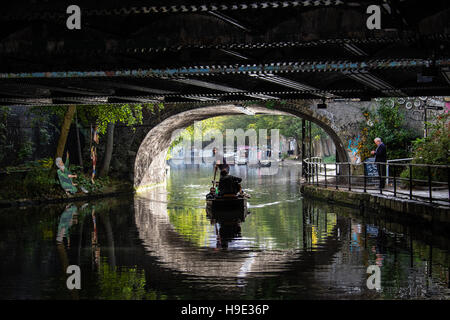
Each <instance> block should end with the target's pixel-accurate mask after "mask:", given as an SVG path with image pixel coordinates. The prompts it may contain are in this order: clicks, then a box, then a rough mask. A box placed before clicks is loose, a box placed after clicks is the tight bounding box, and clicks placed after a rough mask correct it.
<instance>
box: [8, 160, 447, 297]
mask: <svg viewBox="0 0 450 320" xmlns="http://www.w3.org/2000/svg"><path fill="white" fill-rule="evenodd" d="M232 170H240V171H241V173H245V174H246V175H247V178H246V180H245V181H246V182H245V185H244V188H246V189H247V190H251V191H250V193H251V194H252V198H251V199H250V201H249V210H250V212H251V213H250V214H249V215H247V216H246V217H245V219H243V220H240V221H233V222H227V221H219V220H218V219H211V217H208V216H207V214H206V211H205V201H204V195H205V192H207V188H208V186H209V182H210V181H209V180H210V176H209V173H210V170H207V171H206V170H203V169H202V168H200V169H189V170H188V171H182V170H179V171H177V170H172V176H171V179H170V180H169V181H168V183H167V187H166V188H156V189H153V190H151V191H150V192H148V193H145V194H141V195H139V196H137V197H135V198H130V197H127V198H120V199H107V200H99V201H93V202H90V203H86V204H80V203H73V204H69V205H67V206H66V205H63V206H61V205H51V206H42V207H33V208H27V209H23V210H19V211H18V210H14V209H8V210H2V212H0V213H1V214H0V255H1V256H2V259H1V260H0V298H2V299H5V298H7V299H12V298H20V299H55V298H58V299H79V298H81V299H187V298H190V299H223V298H231V299H235V298H251V299H267V298H272V299H328V298H333V299H353V298H376V299H379V298H382V299H383V298H384V299H391V298H395V299H397V298H407V299H411V298H413V299H417V298H419V299H422V298H433V299H448V297H449V289H448V286H449V261H448V247H449V239H448V235H446V234H437V233H435V232H433V230H428V229H427V228H426V227H424V226H415V225H404V224H397V223H395V222H393V221H391V220H389V219H387V217H386V218H383V219H382V218H380V217H379V216H373V215H362V214H361V213H360V212H358V211H357V210H352V209H349V208H344V207H339V206H334V205H328V204H324V203H322V202H317V201H312V200H309V199H302V198H301V197H300V196H299V194H298V186H297V185H296V182H295V181H296V176H297V174H298V172H297V171H296V170H295V169H293V170H291V169H286V168H280V170H279V173H278V176H265V175H261V174H260V172H258V171H257V169H248V168H246V167H243V166H241V167H235V168H233V169H232ZM252 170H253V171H252ZM241 173H238V172H235V173H234V174H235V175H239V174H241ZM241 175H242V174H241ZM186 176H189V183H186ZM71 264H76V265H79V266H80V267H81V270H82V289H81V290H80V291H69V290H67V288H66V279H67V274H66V272H65V271H66V268H67V266H68V265H71ZM369 265H378V266H379V267H380V268H381V273H382V277H381V287H382V288H381V290H379V291H376V290H369V289H367V287H366V280H367V277H368V274H367V273H366V269H367V267H368V266H369Z"/></svg>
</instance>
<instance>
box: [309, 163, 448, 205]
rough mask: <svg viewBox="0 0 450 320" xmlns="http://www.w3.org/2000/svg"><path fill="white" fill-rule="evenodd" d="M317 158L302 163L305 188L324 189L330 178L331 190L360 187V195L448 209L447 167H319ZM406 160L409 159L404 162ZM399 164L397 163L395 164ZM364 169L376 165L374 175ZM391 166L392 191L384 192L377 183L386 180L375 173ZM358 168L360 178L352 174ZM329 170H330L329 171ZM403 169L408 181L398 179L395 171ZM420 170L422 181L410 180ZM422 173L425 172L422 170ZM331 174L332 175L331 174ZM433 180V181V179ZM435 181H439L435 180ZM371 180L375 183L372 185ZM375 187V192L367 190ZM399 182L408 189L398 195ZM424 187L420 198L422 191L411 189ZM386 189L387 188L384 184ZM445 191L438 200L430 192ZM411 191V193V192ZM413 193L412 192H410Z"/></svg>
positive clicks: (353, 165) (390, 164) (414, 164)
mask: <svg viewBox="0 0 450 320" xmlns="http://www.w3.org/2000/svg"><path fill="white" fill-rule="evenodd" d="M316 158H318V157H314V158H307V159H305V160H304V163H305V166H306V167H305V171H304V172H305V178H306V179H305V181H306V183H308V184H315V185H317V186H325V187H328V186H330V185H331V184H332V182H331V183H330V181H329V179H330V178H333V177H334V178H335V181H334V187H335V188H336V189H337V190H338V189H339V188H343V187H345V188H348V190H349V191H351V190H352V187H353V188H355V187H356V188H358V187H361V188H363V192H365V193H366V192H368V190H378V191H379V193H380V194H383V192H385V193H393V195H394V197H399V196H401V195H403V196H407V197H408V198H409V199H410V200H413V199H416V200H422V201H423V200H427V201H428V202H429V203H431V204H433V203H434V204H439V205H446V206H450V165H435V164H422V163H392V161H391V162H369V163H367V162H366V163H358V164H354V163H351V162H335V163H328V164H325V163H322V161H318V160H316ZM395 160H406V159H395ZM407 160H409V159H407ZM395 162H399V161H395ZM327 165H328V168H327ZM366 165H376V169H377V171H376V173H377V175H369V174H368V173H366V169H367V167H366ZM383 165H384V166H391V167H392V171H393V176H392V177H390V179H391V180H393V182H392V184H391V186H392V187H393V190H390V189H388V188H382V187H381V185H380V183H379V182H380V179H386V178H388V176H384V175H382V176H380V175H379V174H378V170H379V168H380V166H383ZM358 166H364V174H363V175H361V174H352V169H353V172H354V171H355V168H357V167H358ZM330 167H334V168H333V169H334V172H333V169H331V170H330ZM402 167H403V168H404V170H409V171H408V173H409V177H407V178H403V177H401V176H400V172H401V171H403V170H401V169H400V171H399V168H402ZM414 168H420V170H421V171H423V172H422V173H423V174H424V175H425V178H422V179H419V178H413V175H412V173H413V169H414ZM424 169H425V170H424ZM333 173H334V174H333ZM433 177H434V178H433ZM436 179H439V180H436ZM374 180H375V181H374ZM374 182H375V183H378V188H373V187H370V185H373V184H374ZM399 182H400V183H401V182H406V184H407V185H408V189H409V190H407V191H409V192H408V193H405V192H402V191H405V189H401V188H399V186H398V185H399ZM418 184H419V185H421V184H422V185H424V186H427V187H428V188H427V189H428V195H426V196H425V195H421V194H420V193H423V190H418V189H414V188H413V187H414V185H418ZM388 185H389V184H388ZM445 186H446V187H447V188H448V196H447V197H445V196H444V197H442V195H441V196H440V197H438V196H436V194H435V193H434V192H433V189H434V190H435V191H436V189H442V188H443V187H445ZM413 189H414V190H413ZM413 191H416V192H413Z"/></svg>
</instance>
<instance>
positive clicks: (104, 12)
mask: <svg viewBox="0 0 450 320" xmlns="http://www.w3.org/2000/svg"><path fill="white" fill-rule="evenodd" d="M90 3H92V2H91V1H90ZM345 4H346V3H345V2H344V1H342V0H294V1H292V0H283V1H261V2H259V1H258V2H252V3H248V4H247V3H241V4H240V3H235V4H230V3H222V4H220V3H219V4H200V5H195V4H189V5H178V4H177V5H165V6H139V7H138V6H133V7H121V8H107V9H94V8H92V9H91V8H89V6H86V7H87V8H85V9H84V10H83V14H84V15H86V16H113V15H124V16H127V15H137V14H139V15H143V14H150V15H154V14H167V13H171V14H174V13H180V14H185V13H202V12H221V11H222V12H223V11H236V10H244V11H245V10H250V9H259V10H261V9H283V8H295V7H319V6H323V7H331V6H343V5H345ZM354 5H357V6H360V4H358V3H354ZM60 8H61V9H62V8H63V7H60ZM39 9H41V8H39ZM48 9H49V8H48ZM64 9H65V8H64ZM66 17H67V15H66V12H65V10H64V11H63V10H61V11H52V12H50V11H49V10H45V11H44V10H42V9H41V10H36V11H34V10H33V11H31V10H30V11H28V10H23V11H20V12H14V14H2V16H0V20H6V21H9V20H16V19H27V20H35V19H40V20H41V19H52V20H53V19H65V18H66Z"/></svg>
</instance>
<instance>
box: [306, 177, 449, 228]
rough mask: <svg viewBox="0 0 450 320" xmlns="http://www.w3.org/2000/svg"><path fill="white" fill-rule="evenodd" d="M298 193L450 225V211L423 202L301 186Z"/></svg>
mask: <svg viewBox="0 0 450 320" xmlns="http://www.w3.org/2000/svg"><path fill="white" fill-rule="evenodd" d="M300 191H301V193H302V194H303V195H305V196H307V197H311V198H316V199H322V200H326V201H331V202H335V203H338V204H344V205H347V206H352V207H358V208H368V209H371V210H375V211H380V210H389V211H392V212H396V213H398V214H400V215H402V216H404V215H407V216H410V217H411V218H418V219H421V220H425V221H428V222H434V223H436V222H437V223H446V224H449V223H450V209H448V208H445V207H442V206H437V205H431V204H429V203H425V202H418V201H413V200H409V199H398V198H394V197H390V196H386V195H376V194H369V193H362V192H354V191H348V190H336V189H333V188H324V187H318V186H313V185H302V186H301V187H300ZM406 218H407V217H406Z"/></svg>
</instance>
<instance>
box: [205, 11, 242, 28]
mask: <svg viewBox="0 0 450 320" xmlns="http://www.w3.org/2000/svg"><path fill="white" fill-rule="evenodd" d="M208 13H209V14H210V15H212V16H214V17H216V18H218V19H220V20H222V21H225V22H227V23H229V24H231V25H233V26H235V27H237V28H239V29H241V30H244V31H246V32H250V31H251V30H250V29H248V28H247V27H244V26H243V25H242V24H241V23H239V21H237V20H235V19H233V18H231V17H229V16H227V15H224V14H223V13H220V12H214V11H208Z"/></svg>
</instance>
